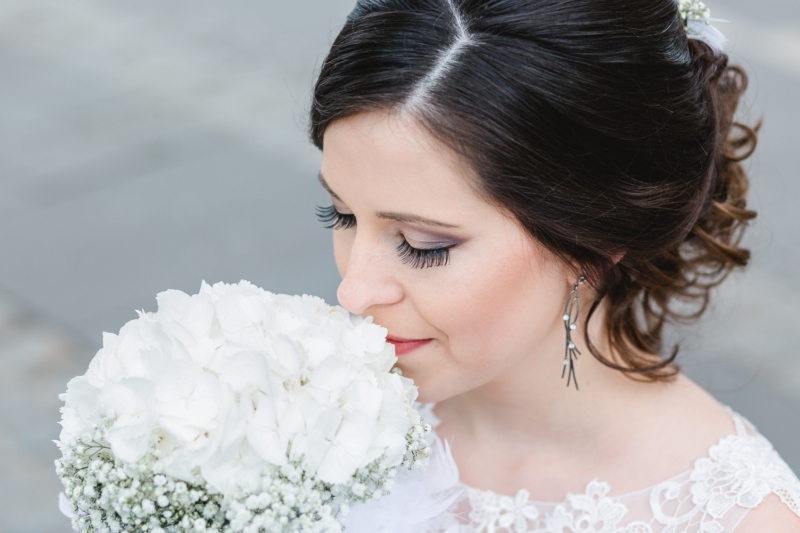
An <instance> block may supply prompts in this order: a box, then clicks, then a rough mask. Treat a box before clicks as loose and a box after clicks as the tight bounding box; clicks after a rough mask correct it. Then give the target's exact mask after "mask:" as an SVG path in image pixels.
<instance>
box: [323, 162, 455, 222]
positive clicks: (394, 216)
mask: <svg viewBox="0 0 800 533" xmlns="http://www.w3.org/2000/svg"><path fill="white" fill-rule="evenodd" d="M318 178H319V182H320V184H322V187H323V188H324V189H325V190H326V191H328V194H330V195H331V197H332V198H333V199H334V200H339V201H340V202H342V203H344V201H343V200H342V199H341V198H339V195H337V194H336V193H335V192H333V189H331V187H330V185H328V182H327V181H325V178H324V177H323V176H322V172H320V173H319V174H318ZM376 216H377V217H378V218H382V219H385V220H395V221H397V222H407V223H409V224H425V225H428V226H437V227H440V228H458V226H457V225H455V224H448V223H447V222H440V221H438V220H433V219H432V218H425V217H421V216H419V215H410V214H404V213H389V212H386V211H380V212H378V213H376Z"/></svg>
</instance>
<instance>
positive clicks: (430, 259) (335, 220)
mask: <svg viewBox="0 0 800 533" xmlns="http://www.w3.org/2000/svg"><path fill="white" fill-rule="evenodd" d="M317 218H318V219H319V221H320V222H322V223H323V224H324V225H325V227H326V228H328V229H333V230H340V229H350V228H354V227H355V226H356V216H355V215H352V214H344V213H340V212H339V211H337V210H336V207H335V206H334V205H331V206H329V207H317ZM399 236H400V237H401V238H402V239H403V241H402V242H401V243H400V244H399V245H398V246H397V254H398V255H399V256H400V260H401V261H402V262H403V263H405V264H406V265H409V266H410V267H412V268H429V267H435V266H444V265H447V264H448V263H449V262H450V249H451V248H453V247H454V246H456V243H453V244H447V245H445V246H437V247H435V248H415V247H414V246H411V244H409V242H408V241H407V240H406V238H405V236H404V235H403V234H402V233H400V234H399Z"/></svg>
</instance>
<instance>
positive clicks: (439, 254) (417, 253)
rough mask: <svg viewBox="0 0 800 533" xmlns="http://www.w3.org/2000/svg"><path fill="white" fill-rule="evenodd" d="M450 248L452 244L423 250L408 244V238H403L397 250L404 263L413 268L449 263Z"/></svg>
mask: <svg viewBox="0 0 800 533" xmlns="http://www.w3.org/2000/svg"><path fill="white" fill-rule="evenodd" d="M450 248H452V246H446V247H444V248H432V249H430V250H423V249H420V248H414V247H413V246H411V245H410V244H408V241H407V240H405V239H403V242H402V243H400V246H398V247H397V252H398V253H399V254H400V259H401V260H402V261H403V263H405V264H407V265H409V266H411V267H412V268H428V267H435V266H443V265H446V264H447V263H449V262H450Z"/></svg>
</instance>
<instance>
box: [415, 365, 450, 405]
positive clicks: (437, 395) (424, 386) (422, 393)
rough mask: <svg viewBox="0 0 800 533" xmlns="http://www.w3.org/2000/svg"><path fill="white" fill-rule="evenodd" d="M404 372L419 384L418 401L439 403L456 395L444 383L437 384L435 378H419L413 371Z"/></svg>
mask: <svg viewBox="0 0 800 533" xmlns="http://www.w3.org/2000/svg"><path fill="white" fill-rule="evenodd" d="M403 374H404V375H405V376H406V377H409V378H411V379H413V380H414V384H415V385H416V386H417V392H418V395H417V401H418V402H419V403H439V402H443V401H444V400H446V399H448V398H450V397H452V396H454V395H455V393H454V392H453V391H451V390H450V389H449V388H448V387H446V386H443V384H437V383H436V381H435V380H433V381H428V380H425V379H424V378H419V379H418V378H417V377H416V376H414V375H413V373H411V372H403Z"/></svg>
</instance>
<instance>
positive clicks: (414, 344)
mask: <svg viewBox="0 0 800 533" xmlns="http://www.w3.org/2000/svg"><path fill="white" fill-rule="evenodd" d="M432 340H433V339H403V338H401V337H395V336H394V335H388V336H387V337H386V342H389V343H391V344H394V354H395V355H397V356H401V355H404V354H407V353H409V352H413V351H414V350H416V349H417V348H421V347H423V346H425V345H426V344H428V343H429V342H431V341H432Z"/></svg>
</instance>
